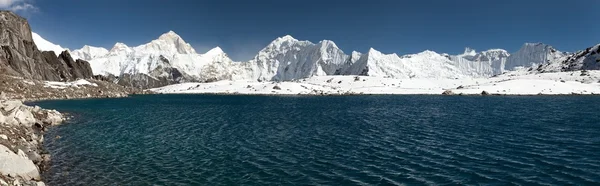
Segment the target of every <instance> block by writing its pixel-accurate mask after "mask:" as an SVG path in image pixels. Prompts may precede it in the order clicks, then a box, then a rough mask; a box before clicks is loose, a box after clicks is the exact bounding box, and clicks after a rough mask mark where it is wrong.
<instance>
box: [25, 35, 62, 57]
mask: <svg viewBox="0 0 600 186" xmlns="http://www.w3.org/2000/svg"><path fill="white" fill-rule="evenodd" d="M31 37H32V38H33V42H34V43H35V45H36V46H37V48H38V49H39V50H41V51H54V53H55V54H56V55H57V56H58V55H60V53H61V52H63V51H65V50H69V49H68V48H63V47H61V46H60V45H56V44H54V43H52V42H50V41H48V40H46V39H44V38H42V36H40V35H38V34H37V33H35V32H31Z"/></svg>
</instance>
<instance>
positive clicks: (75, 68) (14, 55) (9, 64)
mask: <svg viewBox="0 0 600 186" xmlns="http://www.w3.org/2000/svg"><path fill="white" fill-rule="evenodd" d="M0 47H1V48H2V50H0V73H2V74H6V75H13V76H19V77H23V78H26V79H36V80H49V81H71V80H76V79H82V78H91V77H92V75H93V73H92V68H91V67H90V64H89V63H88V62H86V61H83V60H73V58H72V57H71V55H70V54H69V52H67V51H64V52H62V53H61V54H60V55H59V56H58V57H56V54H54V52H41V51H40V50H38V48H37V46H36V45H35V43H34V41H33V38H32V34H31V28H30V26H29V23H27V20H26V19H25V18H22V17H20V16H18V15H16V14H14V13H12V12H9V11H0Z"/></svg>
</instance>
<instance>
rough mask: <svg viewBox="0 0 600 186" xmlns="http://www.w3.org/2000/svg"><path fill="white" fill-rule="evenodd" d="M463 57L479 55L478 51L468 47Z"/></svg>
mask: <svg viewBox="0 0 600 186" xmlns="http://www.w3.org/2000/svg"><path fill="white" fill-rule="evenodd" d="M462 55H463V56H474V55H477V51H476V50H475V49H472V48H469V47H466V48H465V52H463V54H462Z"/></svg>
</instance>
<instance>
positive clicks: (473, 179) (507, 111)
mask: <svg viewBox="0 0 600 186" xmlns="http://www.w3.org/2000/svg"><path fill="white" fill-rule="evenodd" d="M34 104H37V105H40V106H41V107H43V108H50V109H57V110H59V111H61V112H65V113H69V114H70V115H71V116H72V117H73V118H72V119H71V120H69V121H68V122H66V123H64V124H63V125H60V126H57V127H53V128H51V129H50V130H49V131H48V132H47V133H46V135H45V139H46V140H45V148H46V149H47V150H48V151H49V152H50V153H51V155H52V166H51V169H50V170H49V171H48V172H46V173H44V179H45V181H46V183H47V184H48V185H465V184H473V185H600V97H598V96H521V97H510V96H499V97H483V96H419V95H415V96H334V97H318V96H238V95H235V96H233V95H230V96H227V95H144V96H132V97H129V98H121V99H88V100H60V101H41V102H36V103H34ZM58 136H60V137H58Z"/></svg>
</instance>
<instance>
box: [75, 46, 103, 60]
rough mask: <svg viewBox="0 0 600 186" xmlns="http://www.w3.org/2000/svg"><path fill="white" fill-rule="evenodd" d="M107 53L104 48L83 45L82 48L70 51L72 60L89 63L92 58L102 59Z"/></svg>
mask: <svg viewBox="0 0 600 186" xmlns="http://www.w3.org/2000/svg"><path fill="white" fill-rule="evenodd" d="M108 52H109V51H108V50H107V49H106V48H102V47H94V46H89V45H84V46H83V48H81V49H77V50H74V51H72V52H71V56H73V59H83V60H86V61H89V60H92V59H94V58H98V57H102V56H104V55H106V54H108Z"/></svg>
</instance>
